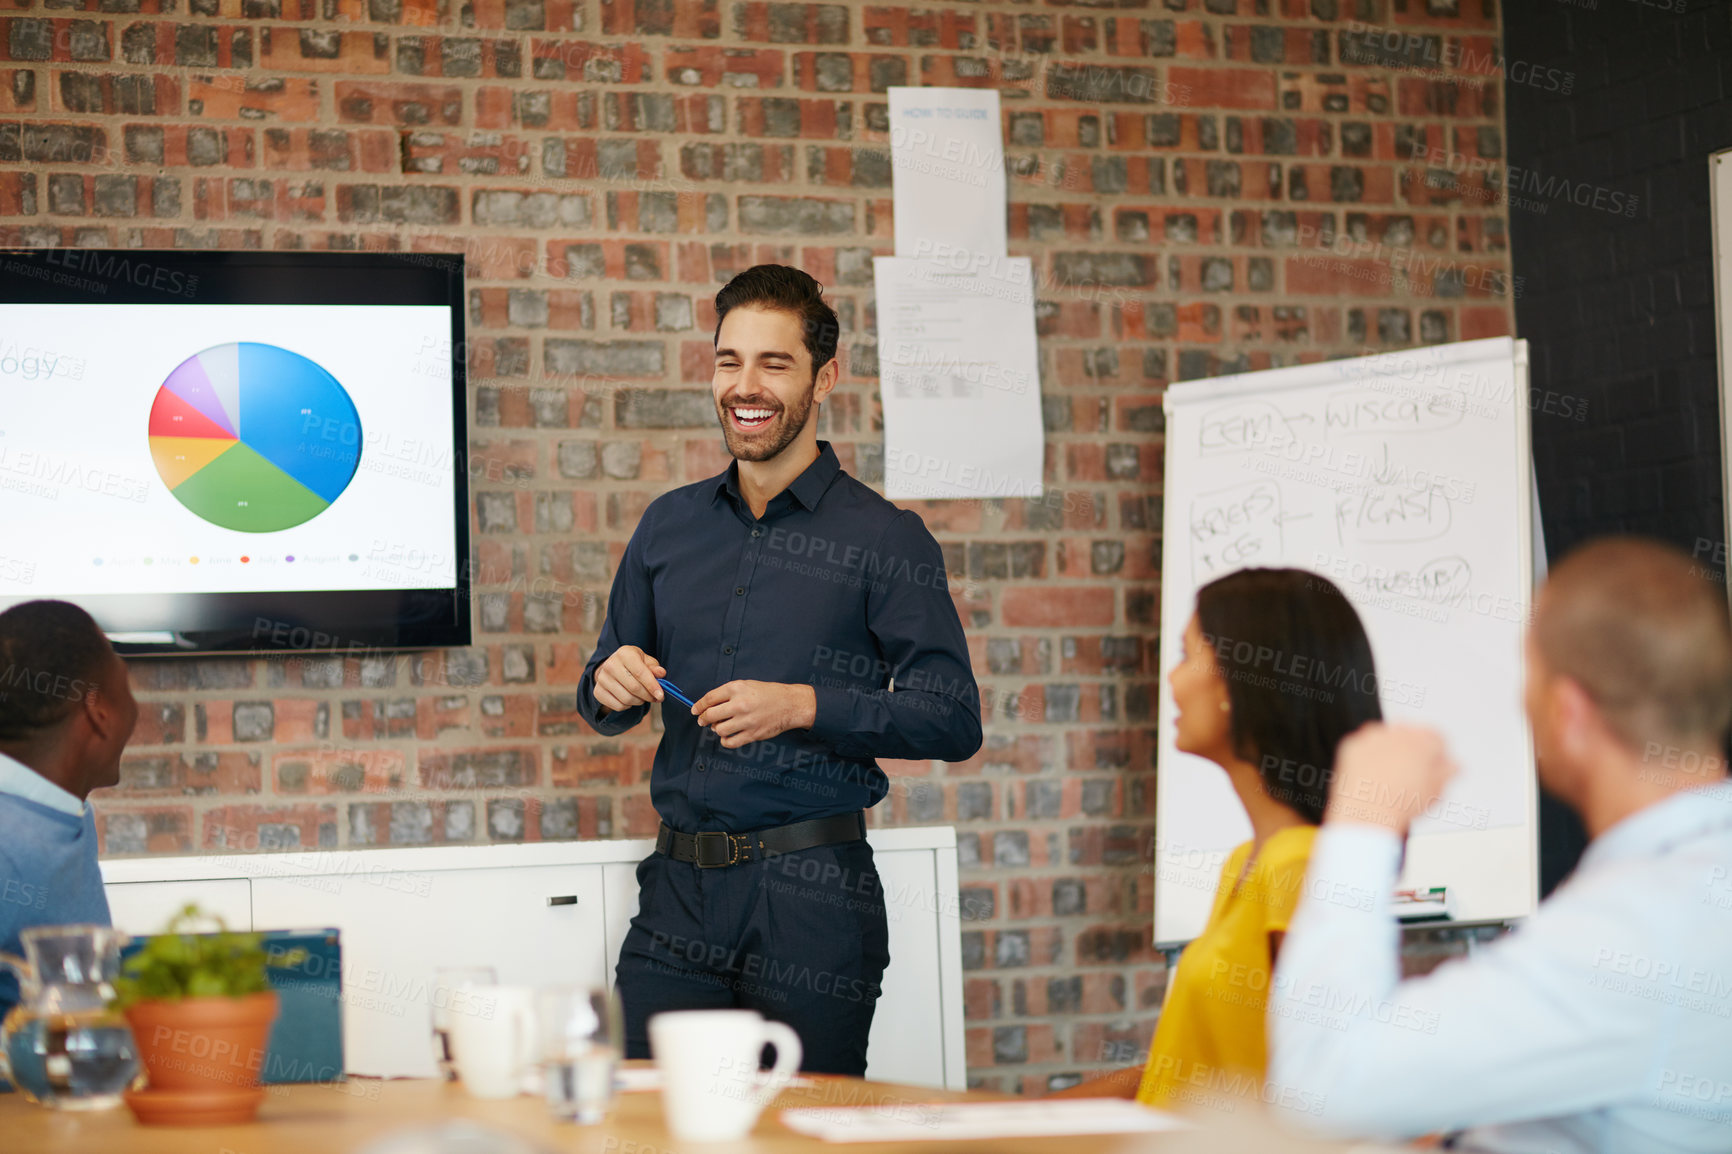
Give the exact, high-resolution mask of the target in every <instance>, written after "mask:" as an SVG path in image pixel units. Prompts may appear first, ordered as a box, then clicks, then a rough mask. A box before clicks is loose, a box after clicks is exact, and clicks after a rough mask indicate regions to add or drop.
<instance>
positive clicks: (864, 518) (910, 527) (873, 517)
mask: <svg viewBox="0 0 1732 1154" xmlns="http://www.w3.org/2000/svg"><path fill="white" fill-rule="evenodd" d="M824 499H825V501H826V503H828V502H829V501H830V500H831V499H834V500H835V502H836V505H837V506H838V507H839V508H841V509H846V510H847V512H848V516H849V518H850V519H851V520H855V521H856V522H857V523H859V524H861V525H863V526H864V527H867V528H870V529H877V530H879V531H886V530H894V531H896V532H899V533H914V534H918V535H920V536H923V537H930V536H931V535H932V534H931V532H930V531H929V530H928V529H927V528H926V521H925V520H924V519H923V518H922V517H921V516H920V514H919V513H917V512H916V511H914V510H913V509H904V508H903V507H902V506H900V505H898V504H897V503H896V502H894V501H892V500H890V499H889V498H888V497H885V496H884V495H883V494H882V493H879V492H878V491H877V490H876V489H874V488H872V487H871V486H870V485H868V484H866V482H864V481H862V480H860V479H859V478H858V477H855V476H853V475H852V474H850V473H849V472H848V471H847V470H846V469H844V470H842V471H841V472H839V473H837V474H836V480H835V481H834V482H832V483H831V485H830V489H829V491H828V492H827V493H825V495H824Z"/></svg>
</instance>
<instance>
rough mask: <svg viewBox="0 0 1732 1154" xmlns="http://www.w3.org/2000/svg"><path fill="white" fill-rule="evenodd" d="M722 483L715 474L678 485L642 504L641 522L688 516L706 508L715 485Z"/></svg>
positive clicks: (713, 492) (712, 495) (720, 478)
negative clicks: (646, 503)
mask: <svg viewBox="0 0 1732 1154" xmlns="http://www.w3.org/2000/svg"><path fill="white" fill-rule="evenodd" d="M721 483H722V477H721V475H720V474H717V475H716V476H713V477H705V478H704V479H703V480H701V481H693V482H691V483H690V484H689V485H680V486H679V487H677V488H673V489H669V490H668V491H667V492H665V493H663V494H661V495H660V496H658V497H655V498H653V499H652V500H651V501H650V503H649V504H648V505H645V506H644V511H643V514H642V516H641V517H640V518H639V521H640V523H641V522H648V521H651V520H659V521H669V520H677V519H679V518H682V517H689V516H693V515H696V514H699V513H702V512H703V511H704V510H707V509H708V508H709V506H710V500H711V498H712V497H714V496H715V492H716V486H717V485H720V484H721Z"/></svg>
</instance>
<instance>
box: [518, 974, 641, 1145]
mask: <svg viewBox="0 0 1732 1154" xmlns="http://www.w3.org/2000/svg"><path fill="white" fill-rule="evenodd" d="M536 1023H537V1026H538V1033H539V1035H540V1038H541V1066H542V1073H543V1075H544V1078H545V1084H546V1088H547V1107H548V1109H549V1110H551V1111H552V1112H553V1115H554V1117H556V1118H561V1119H564V1120H565V1121H568V1122H576V1123H578V1124H579V1125H582V1126H590V1125H594V1124H595V1123H597V1122H600V1121H601V1120H602V1117H603V1116H604V1115H605V1114H606V1113H607V1111H608V1110H609V1109H610V1108H611V1107H612V1106H613V1090H614V1086H613V1081H614V1071H615V1070H616V1069H617V1068H618V1066H619V1060H620V1050H621V1045H622V1035H623V1034H624V1028H623V1026H622V1024H621V1014H620V1006H619V999H618V998H616V997H615V996H614V995H613V994H611V993H609V992H608V991H607V990H606V989H605V988H600V987H596V988H591V987H587V986H550V987H547V988H546V989H543V990H541V991H540V992H539V993H538V994H537V995H536Z"/></svg>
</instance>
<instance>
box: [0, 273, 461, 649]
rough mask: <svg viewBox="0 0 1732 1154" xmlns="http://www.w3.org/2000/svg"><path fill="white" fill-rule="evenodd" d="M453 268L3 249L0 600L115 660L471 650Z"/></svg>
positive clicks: (457, 284)
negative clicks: (60, 625)
mask: <svg viewBox="0 0 1732 1154" xmlns="http://www.w3.org/2000/svg"><path fill="white" fill-rule="evenodd" d="M462 326H463V258H462V257H461V256H458V255H445V254H425V255H420V254H378V253H368V254H363V253H289V252H155V251H145V250H128V249H32V250H0V526H3V527H4V528H3V531H0V609H3V608H5V607H7V606H10V605H13V604H16V603H18V602H21V601H28V600H33V599H36V598H41V597H52V598H59V599H63V600H67V601H73V602H76V603H77V604H79V605H82V606H83V607H84V608H85V609H87V610H89V612H90V613H91V615H92V616H94V617H95V618H96V620H97V622H98V623H99V624H100V625H101V626H102V628H103V630H104V631H105V632H106V633H108V635H109V637H110V639H111V640H112V641H113V642H114V643H115V647H116V648H117V649H118V650H120V651H121V652H122V653H126V654H199V653H210V652H253V653H270V652H278V651H283V650H302V651H304V650H325V651H329V650H365V649H372V648H379V649H395V648H427V647H435V646H457V645H467V644H468V643H469V640H470V613H469V585H468V571H469V567H468V565H467V564H466V563H465V562H466V558H467V557H468V552H469V533H468V528H469V518H468V500H469V498H468V486H467V483H466V482H467V475H466V470H465V468H464V460H465V454H464V448H465V430H466V427H467V426H466V416H465V412H466V409H465V381H464V372H463V369H464V363H463V347H464V346H463V328H462Z"/></svg>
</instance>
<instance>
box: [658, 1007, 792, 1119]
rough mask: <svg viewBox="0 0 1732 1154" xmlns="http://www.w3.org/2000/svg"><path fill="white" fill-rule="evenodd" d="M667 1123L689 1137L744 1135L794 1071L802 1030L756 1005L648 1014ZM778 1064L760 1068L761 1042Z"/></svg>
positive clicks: (762, 1046)
mask: <svg viewBox="0 0 1732 1154" xmlns="http://www.w3.org/2000/svg"><path fill="white" fill-rule="evenodd" d="M649 1035H650V1053H651V1054H653V1055H654V1056H655V1062H656V1068H657V1069H659V1070H660V1071H661V1074H662V1109H663V1111H664V1112H665V1113H666V1115H667V1122H668V1129H669V1130H671V1131H673V1133H674V1136H675V1137H676V1138H683V1139H685V1140H686V1141H689V1142H725V1141H728V1140H729V1139H733V1138H740V1137H744V1136H745V1134H746V1133H747V1132H748V1131H750V1130H751V1128H752V1126H753V1124H754V1123H755V1122H757V1120H758V1115H759V1114H761V1113H762V1112H763V1109H764V1107H765V1106H766V1105H768V1104H769V1101H770V1099H772V1098H774V1097H775V1096H776V1092H777V1091H778V1090H780V1089H781V1088H782V1087H783V1086H786V1085H787V1084H788V1083H789V1082H791V1081H793V1078H794V1075H795V1074H796V1073H797V1072H798V1071H799V1069H800V1057H801V1050H800V1036H799V1035H798V1034H796V1033H794V1031H793V1030H792V1029H790V1028H789V1027H787V1026H785V1025H783V1024H782V1023H781V1022H766V1021H764V1019H763V1016H762V1015H760V1014H759V1013H758V1012H757V1011H756V1010H679V1011H676V1012H673V1013H666V1014H657V1015H655V1016H654V1017H652V1018H651V1019H650V1020H649ZM766 1044H768V1045H772V1046H775V1047H776V1065H775V1066H774V1067H773V1068H772V1069H769V1070H764V1069H761V1068H760V1066H759V1059H760V1057H761V1055H762V1054H763V1050H764V1046H765V1045H766Z"/></svg>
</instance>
